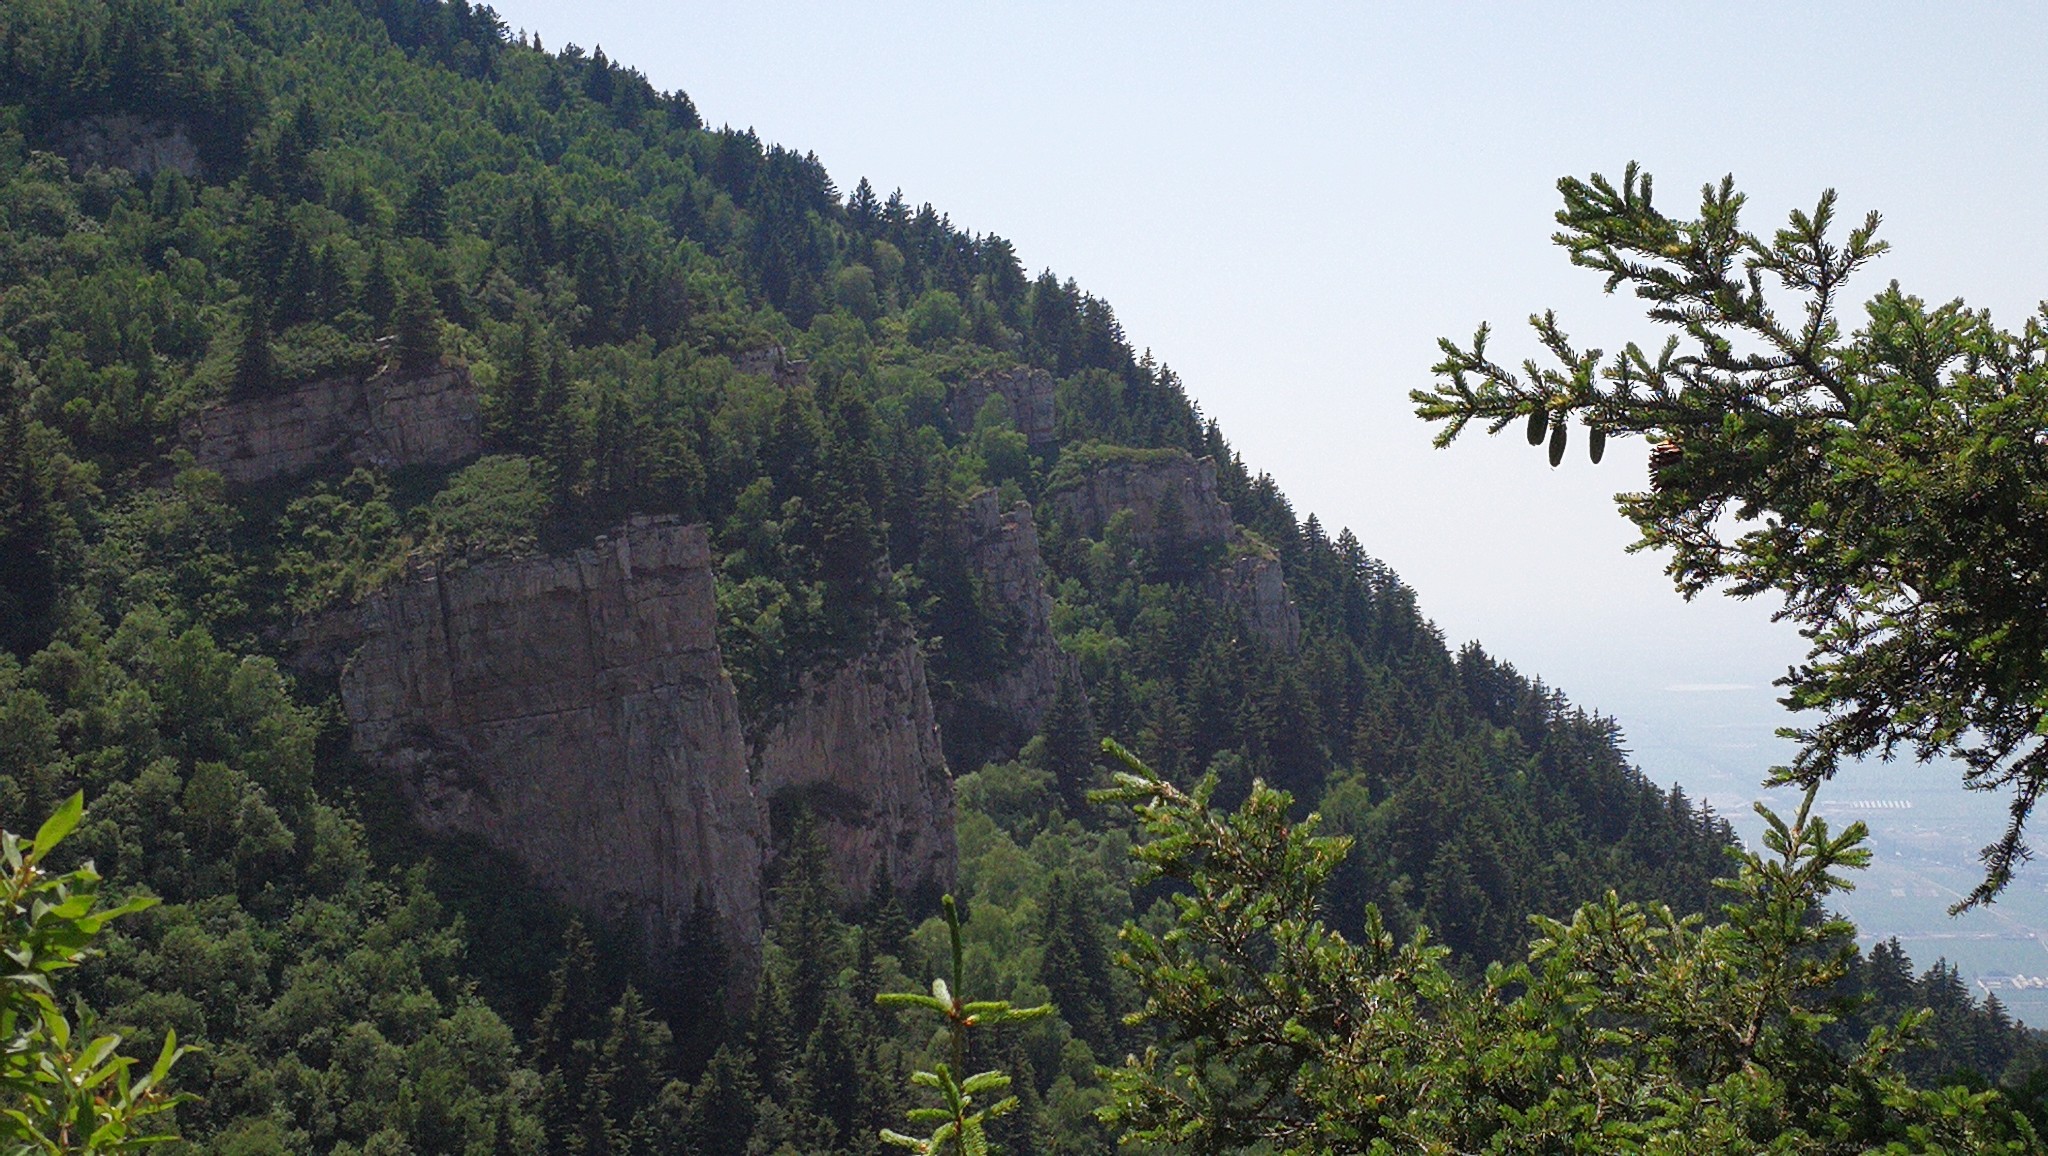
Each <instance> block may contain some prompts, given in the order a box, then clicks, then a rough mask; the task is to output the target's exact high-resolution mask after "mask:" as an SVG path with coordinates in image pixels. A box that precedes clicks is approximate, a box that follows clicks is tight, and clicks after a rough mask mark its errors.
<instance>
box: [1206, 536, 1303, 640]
mask: <svg viewBox="0 0 2048 1156" xmlns="http://www.w3.org/2000/svg"><path fill="white" fill-rule="evenodd" d="M1209 585H1210V589H1211V592H1212V596H1214V597H1216V598H1219V599H1221V600H1222V601H1224V602H1228V603H1229V604H1230V605H1232V606H1235V607H1236V608H1237V611H1238V613H1239V614H1241V615H1243V616H1244V625H1245V629H1246V630H1247V631H1249V632H1250V633H1251V635H1252V637H1254V638H1257V639H1259V640H1260V641H1261V642H1264V643H1265V644H1266V645H1267V646H1270V647H1272V648H1273V649H1275V650H1278V651H1281V652H1282V653H1285V654H1292V653H1294V652H1295V650H1296V649H1298V648H1299V647H1300V646H1301V612H1300V611H1299V610H1298V609H1296V608H1295V605H1294V596H1293V594H1292V593H1291V592H1290V591H1289V590H1288V589H1287V579H1286V577H1285V576H1284V575H1283V574H1282V573H1281V571H1280V559H1278V558H1275V557H1273V556H1271V555H1269V554H1248V555H1243V556H1240V557H1238V558H1235V559H1232V560H1231V561H1230V562H1228V563H1226V564H1224V565H1222V566H1219V567H1217V569H1216V571H1215V573H1214V574H1213V575H1211V577H1210V582H1209Z"/></svg>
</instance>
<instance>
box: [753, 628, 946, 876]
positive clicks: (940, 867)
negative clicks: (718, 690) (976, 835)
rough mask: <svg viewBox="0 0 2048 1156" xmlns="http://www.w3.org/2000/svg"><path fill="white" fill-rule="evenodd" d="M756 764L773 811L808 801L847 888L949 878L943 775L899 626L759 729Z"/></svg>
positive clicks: (925, 695) (927, 708) (922, 688)
mask: <svg viewBox="0 0 2048 1156" xmlns="http://www.w3.org/2000/svg"><path fill="white" fill-rule="evenodd" d="M755 768H756V771H755V781H756V782H757V783H758V784H759V785H760V790H761V794H762V797H763V798H764V799H765V800H766V801H767V803H768V806H769V808H770V809H771V810H773V809H776V808H779V807H782V806H787V805H789V804H801V805H803V806H806V807H807V808H808V809H809V811H810V813H811V815H812V817H813V819H814V821H815V822H816V823H817V831H818V833H819V835H820V836H821V837H822V839H823V840H824V843H825V847H826V850H827V853H828V857H829V859H830V861H831V864H832V868H833V871H834V873H835V875H836V877H837V882H838V884H839V886H840V889H841V891H842V892H843V893H844V894H845V895H846V896H847V897H848V898H851V899H855V900H859V899H863V898H865V897H866V896H867V895H868V894H869V893H870V891H871V889H872V888H873V886H874V883H875V880H876V879H877V878H878V877H879V875H880V874H881V873H886V874H887V876H888V878H889V880H890V882H891V884H892V885H893V886H894V887H896V888H898V889H899V890H911V889H914V888H917V887H920V886H922V885H925V884H928V883H929V884H936V885H937V886H939V887H942V888H950V887H951V886H952V885H953V878H954V869H955V866H956V863H957V860H958V855H957V852H956V850H955V847H954V843H953V778H952V775H951V773H950V772H949V771H948V770H947V769H946V757H945V754H944V752H943V751H942V750H941V749H940V746H939V730H938V724H937V721H936V719H935V717H934V715H933V710H932V700H931V694H930V691H929V689H928V687H927V685H926V682H925V667H924V655H923V654H922V653H921V652H920V651H919V650H918V647H917V640H916V639H915V638H913V637H912V636H911V634H910V632H909V631H908V630H900V629H885V631H884V632H883V634H882V635H881V636H880V637H878V638H877V639H876V641H875V644H874V645H873V646H872V647H871V648H870V649H869V651H868V652H867V653H866V654H864V655H862V656H861V657H859V658H858V659H855V660H854V661H853V662H851V663H849V664H847V665H846V666H844V667H842V668H840V669H839V670H838V671H836V672H834V673H832V674H830V675H828V676H826V677H824V678H821V679H818V680H816V681H815V682H814V683H813V685H811V686H810V687H809V688H808V689H807V690H806V692H805V693H804V694H803V695H802V696H801V697H800V698H799V699H798V701H797V702H796V704H795V705H794V706H792V707H791V708H790V709H789V710H788V711H787V712H786V713H784V714H783V715H782V716H781V718H780V720H779V721H778V722H777V723H776V724H775V726H774V728H773V729H772V730H771V731H770V732H769V733H768V734H767V735H766V736H765V737H764V738H763V740H762V742H761V743H760V744H759V752H758V755H757V757H756V760H755Z"/></svg>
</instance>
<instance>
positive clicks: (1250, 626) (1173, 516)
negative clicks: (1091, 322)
mask: <svg viewBox="0 0 2048 1156" xmlns="http://www.w3.org/2000/svg"><path fill="white" fill-rule="evenodd" d="M1048 500H1049V501H1051V502H1052V503H1053V504H1054V506H1055V508H1056V509H1057V510H1058V512H1059V514H1060V516H1061V517H1063V518H1065V519H1066V521H1067V524H1068V525H1070V526H1072V527H1074V529H1075V530H1076V531H1078V532H1079V533H1082V534H1085V535H1087V536H1089V537H1100V536H1101V534H1102V532H1103V530H1104V528H1105V527H1107V526H1108V525H1109V520H1110V519H1111V518H1113V517H1115V516H1116V515H1117V514H1118V513H1119V512H1120V511H1124V510H1129V511H1130V513H1131V531H1132V534H1133V535H1134V537H1135V538H1136V540H1137V543H1138V545H1139V546H1141V547H1145V548H1156V547H1157V546H1158V545H1159V544H1160V543H1161V542H1163V541H1165V540H1166V539H1167V538H1168V537H1169V536H1171V537H1175V538H1178V540H1179V541H1180V542H1182V543H1184V544H1187V545H1192V546H1209V547H1219V546H1220V547H1223V548H1224V549H1225V550H1226V551H1227V556H1226V559H1225V561H1223V562H1221V563H1219V564H1218V565H1217V567H1216V568H1215V569H1214V570H1213V571H1212V572H1211V573H1210V574H1209V575H1208V576H1207V578H1206V579H1205V581H1204V583H1203V586H1204V588H1205V589H1206V590H1207V591H1208V592H1209V594H1210V595H1211V597H1214V598H1217V599H1220V600H1222V601H1224V602H1227V603H1229V604H1230V605H1232V606H1234V607H1236V608H1237V610H1238V611H1239V613H1241V614H1242V615H1243V616H1244V621H1245V628H1246V630H1247V631H1249V632H1250V633H1251V635H1252V636H1253V637H1255V638H1258V639H1259V640H1261V641H1262V642H1264V643H1265V644H1266V645H1268V646H1271V647H1273V648H1275V649H1277V650H1281V651H1284V652H1288V653H1292V652H1293V651H1294V649H1295V648H1296V647H1297V646H1299V645H1300V642H1301V615H1300V612H1299V611H1298V610H1297V609H1296V608H1295V605H1294V599H1293V597H1292V596H1291V595H1290V594H1289V592H1288V590H1287V580H1286V576H1285V575H1284V574H1283V573H1282V571H1281V566H1280V559H1278V558H1277V557H1274V556H1273V554H1272V552H1271V551H1270V550H1267V549H1265V548H1263V547H1261V546H1258V545H1257V544H1256V543H1255V541H1254V540H1253V539H1251V538H1250V537H1249V536H1248V535H1246V534H1245V532H1244V531H1243V530H1241V529H1239V528H1238V526H1237V524H1236V523H1235V522H1233V521H1231V518H1230V505H1229V503H1227V502H1225V501H1224V500H1223V499H1222V497H1221V496H1220V495H1218V494H1217V492H1216V463H1215V462H1213V461H1210V460H1209V459H1208V458H1199V459H1198V458H1195V457H1192V456H1190V455H1189V454H1187V453H1185V452H1182V451H1174V452H1172V453H1162V452H1159V451H1146V452H1142V453H1133V454H1130V455H1128V456H1108V457H1104V458H1102V459H1100V460H1098V461H1096V462H1094V463H1092V464H1091V465H1090V466H1089V467H1088V468H1087V469H1086V470H1084V471H1083V472H1082V473H1081V474H1080V475H1079V476H1078V477H1077V478H1075V479H1074V480H1073V483H1072V484H1071V485H1068V486H1066V487H1064V488H1063V489H1061V490H1059V491H1058V492H1057V493H1054V494H1052V495H1049V498H1048Z"/></svg>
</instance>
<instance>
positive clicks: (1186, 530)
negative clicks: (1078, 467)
mask: <svg viewBox="0 0 2048 1156" xmlns="http://www.w3.org/2000/svg"><path fill="white" fill-rule="evenodd" d="M1047 500H1048V501H1049V502H1051V503H1052V504H1053V506H1054V508H1055V509H1057V510H1058V511H1059V512H1060V514H1061V515H1063V516H1064V517H1065V519H1066V521H1067V524H1068V525H1070V526H1072V527H1074V528H1075V529H1076V530H1078V531H1079V532H1080V533H1082V534H1085V535H1087V536H1088V537H1091V538H1099V537H1101V536H1102V531H1103V528H1104V527H1105V526H1107V525H1109V520H1110V519H1111V518H1113V517H1115V516H1116V515H1117V514H1118V513H1119V512H1121V511H1123V510H1129V511H1130V512H1131V518H1132V523H1131V530H1132V532H1133V533H1134V534H1136V535H1137V540H1138V544H1139V545H1141V546H1147V547H1149V546H1154V545H1157V544H1158V543H1159V542H1160V541H1161V540H1162V537H1163V536H1164V535H1166V534H1168V533H1173V534H1175V535H1176V536H1178V537H1179V538H1180V539H1181V540H1182V541H1184V542H1187V543H1189V544H1192V545H1205V546H1221V545H1225V544H1228V543H1229V542H1230V541H1231V540H1232V539H1233V538H1234V537H1236V536H1237V532H1238V531H1237V527H1236V525H1235V524H1233V523H1232V522H1231V520H1230V506H1229V505H1228V504H1226V503H1225V502H1224V501H1223V499H1222V498H1221V497H1219V496H1218V495H1217V493H1216V463H1215V462H1212V461H1210V460H1209V459H1208V458H1200V459H1197V458H1194V457H1191V456H1189V455H1188V454H1187V453H1186V452H1184V451H1174V452H1171V453H1167V452H1163V451H1154V450H1148V451H1143V452H1141V453H1134V454H1132V455H1131V456H1130V457H1106V458H1103V459H1101V460H1098V461H1096V462H1094V463H1092V464H1091V465H1090V466H1089V467H1088V468H1087V469H1086V470H1085V471H1084V472H1083V473H1082V474H1081V475H1080V476H1079V477H1078V478H1077V479H1075V482H1074V484H1073V485H1071V486H1067V487H1066V488H1064V489H1061V490H1060V491H1058V492H1057V493H1053V494H1050V495H1048V496H1047ZM1162 515H1164V517H1162ZM1175 522H1177V523H1178V526H1177V528H1176V527H1175V526H1174V525H1171V524H1169V523H1175Z"/></svg>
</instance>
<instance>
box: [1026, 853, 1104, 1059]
mask: <svg viewBox="0 0 2048 1156" xmlns="http://www.w3.org/2000/svg"><path fill="white" fill-rule="evenodd" d="M1039 936H1040V943H1041V944H1042V945H1043V954H1042V955H1041V956H1040V959H1039V964H1038V981H1039V982H1040V983H1042V984H1044V985H1045V987H1046V990H1047V991H1050V992H1051V993H1052V1001H1053V1005H1054V1006H1055V1007H1057V1008H1059V1012H1060V1018H1061V1019H1064V1020H1066V1021H1067V1025H1068V1026H1069V1027H1071V1028H1073V1030H1074V1034H1075V1035H1077V1036H1079V1037H1080V1038H1081V1039H1083V1040H1085V1041H1087V1043H1088V1046H1089V1047H1091V1048H1093V1049H1094V1050H1095V1054H1096V1055H1098V1056H1103V1057H1107V1056H1108V1055H1109V1054H1110V1053H1111V1052H1112V1051H1113V1049H1114V1048H1115V1046H1116V1040H1115V1030H1114V1028H1113V1027H1112V1025H1113V1024H1114V1022H1115V999H1116V997H1115V992H1114V989H1113V986H1112V984H1111V981H1110V978H1109V954H1108V952H1106V951H1104V950H1103V947H1102V940H1101V938H1100V933H1099V930H1098V924H1097V922H1096V919H1095V911H1094V907H1093V905H1092V904H1090V903H1089V902H1088V900H1087V898H1086V897H1085V896H1084V894H1083V893H1082V890H1081V887H1080V885H1079V883H1078V882H1076V881H1075V880H1073V879H1072V878H1071V877H1069V876H1067V875H1065V874H1063V873H1061V872H1054V873H1053V876H1052V879H1051V880H1050V881H1049V882H1048V883H1047V884H1046V892H1045V918H1044V921H1043V923H1042V924H1041V927H1040V932H1039Z"/></svg>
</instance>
